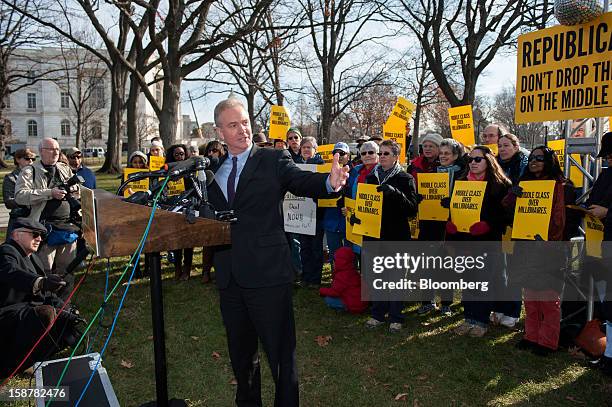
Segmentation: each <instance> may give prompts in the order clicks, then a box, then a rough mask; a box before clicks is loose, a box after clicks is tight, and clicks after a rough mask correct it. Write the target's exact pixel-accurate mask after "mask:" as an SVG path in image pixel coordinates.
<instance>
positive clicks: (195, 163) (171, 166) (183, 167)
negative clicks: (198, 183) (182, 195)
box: [163, 156, 210, 177]
mask: <svg viewBox="0 0 612 407" xmlns="http://www.w3.org/2000/svg"><path fill="white" fill-rule="evenodd" d="M209 166H210V160H209V159H208V158H207V157H201V156H197V157H191V158H188V159H187V160H183V161H176V162H173V163H168V164H165V165H164V167H163V168H164V169H165V170H166V171H167V175H168V176H171V177H177V176H179V175H183V174H187V173H190V172H195V171H199V170H205V169H206V168H208V167H209Z"/></svg>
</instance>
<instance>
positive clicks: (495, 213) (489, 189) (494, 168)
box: [446, 146, 512, 337]
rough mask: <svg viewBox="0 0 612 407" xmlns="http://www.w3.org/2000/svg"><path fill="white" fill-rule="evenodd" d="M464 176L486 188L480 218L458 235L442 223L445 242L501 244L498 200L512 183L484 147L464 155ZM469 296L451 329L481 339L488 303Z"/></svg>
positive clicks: (501, 219) (453, 227) (502, 226)
mask: <svg viewBox="0 0 612 407" xmlns="http://www.w3.org/2000/svg"><path fill="white" fill-rule="evenodd" d="M468 167H469V170H468V172H467V174H466V175H465V176H464V177H462V178H463V180H467V181H486V183H487V185H486V188H485V191H484V196H483V199H482V207H481V209H480V219H479V221H478V222H476V223H474V224H473V225H472V226H471V227H470V229H469V233H462V232H458V229H457V226H456V225H455V224H454V223H453V222H452V221H450V220H449V221H448V222H447V224H446V239H447V240H471V241H501V237H502V235H503V232H504V229H505V228H506V223H505V221H504V217H503V216H502V215H503V207H502V204H501V202H502V199H503V198H504V197H505V196H506V194H507V193H508V189H509V188H510V187H511V185H512V183H511V182H510V180H509V179H508V177H506V175H505V174H504V171H503V170H502V169H501V167H500V166H499V164H498V163H497V160H496V159H495V156H494V155H493V152H492V151H491V150H490V149H489V148H488V147H485V146H475V147H474V149H473V150H472V151H471V152H470V154H469V156H468ZM494 255H495V253H490V257H489V261H491V262H494V261H498V262H499V265H500V268H501V258H499V259H497V258H495V259H494V258H493V256H494ZM484 295H485V296H483V294H473V297H467V296H466V295H464V297H463V301H462V302H463V309H464V311H463V312H464V318H465V320H464V321H463V323H462V324H461V325H459V327H457V328H456V329H455V333H456V334H457V335H465V334H469V335H470V336H473V337H481V336H484V335H485V334H486V333H487V330H488V325H489V315H490V313H491V302H490V301H488V300H487V298H486V294H484Z"/></svg>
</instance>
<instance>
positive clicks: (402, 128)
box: [383, 116, 406, 164]
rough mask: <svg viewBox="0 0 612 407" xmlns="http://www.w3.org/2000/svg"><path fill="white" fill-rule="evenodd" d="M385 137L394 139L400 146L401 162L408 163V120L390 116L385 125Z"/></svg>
mask: <svg viewBox="0 0 612 407" xmlns="http://www.w3.org/2000/svg"><path fill="white" fill-rule="evenodd" d="M383 139H385V140H393V141H395V142H396V143H397V144H399V146H400V155H399V162H400V164H405V163H406V122H404V121H401V120H399V119H397V118H396V117H395V116H389V119H388V120H387V122H386V123H385V124H384V125H383Z"/></svg>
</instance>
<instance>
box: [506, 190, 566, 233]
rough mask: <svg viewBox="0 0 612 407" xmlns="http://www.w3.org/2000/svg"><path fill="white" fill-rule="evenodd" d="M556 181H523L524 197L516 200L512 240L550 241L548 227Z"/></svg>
mask: <svg viewBox="0 0 612 407" xmlns="http://www.w3.org/2000/svg"><path fill="white" fill-rule="evenodd" d="M555 183H556V181H554V180H546V181H521V182H520V183H519V186H520V187H521V188H522V189H523V193H522V196H521V197H520V198H516V207H515V208H514V222H513V224H512V238H513V239H526V240H535V239H536V235H539V236H540V237H541V238H542V240H548V226H549V224H550V214H551V211H552V204H553V196H554V192H555Z"/></svg>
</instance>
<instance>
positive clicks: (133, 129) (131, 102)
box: [126, 75, 140, 157]
mask: <svg viewBox="0 0 612 407" xmlns="http://www.w3.org/2000/svg"><path fill="white" fill-rule="evenodd" d="M139 94H140V85H139V84H138V81H137V79H136V78H134V75H132V76H131V79H130V93H129V96H128V100H127V106H126V109H127V123H126V127H127V139H128V157H129V156H130V154H132V153H133V152H134V151H136V150H138V149H139V146H138V144H139V143H138V141H139V137H138V125H139V120H138V95H139Z"/></svg>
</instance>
